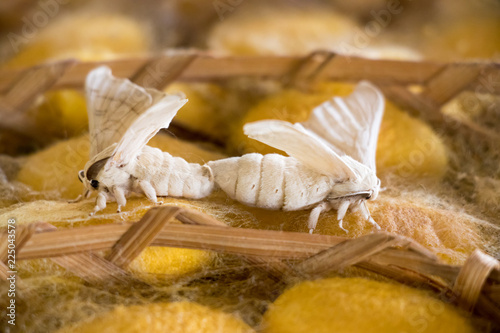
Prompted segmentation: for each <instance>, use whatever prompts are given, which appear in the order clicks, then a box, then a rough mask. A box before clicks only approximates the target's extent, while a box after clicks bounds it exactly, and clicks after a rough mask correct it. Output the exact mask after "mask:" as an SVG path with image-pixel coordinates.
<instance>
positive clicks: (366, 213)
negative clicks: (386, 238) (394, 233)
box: [360, 201, 381, 230]
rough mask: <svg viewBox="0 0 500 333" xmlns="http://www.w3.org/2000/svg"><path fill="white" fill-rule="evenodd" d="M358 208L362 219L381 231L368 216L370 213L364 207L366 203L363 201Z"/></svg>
mask: <svg viewBox="0 0 500 333" xmlns="http://www.w3.org/2000/svg"><path fill="white" fill-rule="evenodd" d="M360 206H361V214H363V217H364V218H365V220H366V221H368V222H370V223H371V224H372V225H373V226H374V227H375V228H376V229H377V230H381V228H380V226H379V225H378V223H377V222H375V220H374V219H373V218H372V216H371V215H370V211H369V210H368V207H367V206H366V202H365V201H364V202H363V203H362V204H361V205H360Z"/></svg>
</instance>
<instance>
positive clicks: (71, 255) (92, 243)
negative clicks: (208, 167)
mask: <svg viewBox="0 0 500 333" xmlns="http://www.w3.org/2000/svg"><path fill="white" fill-rule="evenodd" d="M101 64H106V65H107V66H109V67H110V68H111V69H112V71H113V73H114V75H116V76H119V77H127V78H130V79H131V80H132V81H134V82H136V83H138V84H140V85H143V86H147V87H155V88H158V89H162V88H164V87H165V86H166V85H168V84H169V83H170V82H172V81H175V80H178V81H198V82H199V81H210V80H226V79H230V78H236V77H241V76H247V77H255V78H271V79H280V80H282V81H283V83H284V84H287V85H299V86H300V85H307V84H308V83H311V82H313V81H316V80H324V79H328V80H340V81H359V80H370V81H372V82H373V83H375V84H376V85H377V86H379V87H380V88H381V89H382V90H383V91H384V93H385V95H386V96H387V98H389V99H391V100H392V101H394V102H395V103H397V104H400V105H402V106H403V107H405V108H407V109H409V110H413V111H414V112H418V113H419V114H420V116H421V117H422V118H423V119H425V120H426V121H428V122H429V123H430V124H431V125H433V126H434V127H435V128H437V129H439V130H444V131H445V132H446V133H447V134H448V133H457V131H461V132H460V133H468V134H471V135H472V136H473V137H475V138H479V139H481V140H482V141H483V142H486V143H488V144H498V142H500V135H498V134H497V133H493V132H492V131H489V130H488V129H485V128H482V127H480V126H478V125H476V124H474V123H468V122H467V121H466V120H463V119H462V120H457V119H452V118H449V116H446V115H444V114H443V113H441V112H440V107H441V106H442V105H443V104H444V103H446V102H447V101H449V100H450V99H452V98H453V97H454V96H456V95H457V94H458V93H460V92H462V91H465V90H468V91H474V92H487V93H491V94H500V86H499V85H498V84H495V82H500V64H499V63H483V62H475V63H452V64H445V63H434V62H406V61H388V60H367V59H361V58H353V57H344V56H338V55H334V54H331V53H328V52H316V53H313V54H311V55H309V56H305V57H290V56H288V57H274V56H273V57H271V56H270V57H267V56H258V57H216V56H211V55H209V54H204V53H200V52H172V51H171V52H168V53H165V54H163V55H158V56H155V57H146V58H140V59H139V58H136V59H124V60H115V61H110V62H101V63H84V62H78V61H61V62H56V63H51V64H44V65H40V66H36V67H32V68H27V69H21V70H4V71H1V72H0V115H1V116H2V122H1V124H0V126H1V127H4V128H9V129H11V130H15V131H18V132H21V133H23V134H26V135H29V136H39V133H40V132H41V131H42V130H43V129H39V128H37V127H36V125H35V123H34V122H32V120H31V119H29V118H28V117H26V115H25V112H24V111H26V110H27V109H28V108H29V107H30V106H31V104H32V103H33V102H34V101H35V99H36V98H37V97H38V96H39V95H40V94H41V93H43V92H45V91H48V90H51V89H59V88H76V89H81V88H82V87H83V85H84V81H85V77H86V75H87V73H88V72H89V71H90V70H91V69H93V68H94V67H96V66H98V65H101ZM415 85H417V86H419V87H420V90H419V92H418V93H416V92H415V90H413V89H411V88H410V86H415ZM173 219H177V220H179V221H181V222H182V223H183V224H180V225H179V224H168V222H169V221H172V220H173ZM56 240H57V241H56ZM16 241H17V245H16V255H17V259H18V260H26V259H34V258H50V259H51V260H53V261H54V262H56V263H57V264H59V265H61V266H63V267H65V268H66V269H68V270H70V271H71V272H73V273H74V274H76V275H78V276H80V277H81V278H83V279H84V280H86V281H88V282H89V283H94V282H99V281H102V280H106V281H111V282H116V283H127V282H129V281H131V280H134V279H135V278H134V277H132V276H131V275H130V274H129V273H128V272H127V269H126V268H127V265H128V264H129V263H130V262H131V261H132V260H133V259H134V258H135V257H136V256H137V255H139V254H140V253H141V251H142V250H143V249H144V248H146V247H147V246H150V245H153V246H171V247H184V248H195V249H205V250H212V251H218V252H223V253H232V254H237V255H240V256H242V257H243V258H244V259H245V260H246V261H247V262H248V263H249V264H250V265H252V266H255V267H256V268H259V269H263V270H265V271H266V272H267V273H268V274H269V275H270V276H272V277H273V278H274V279H276V280H285V281H286V280H287V279H289V278H308V277H312V276H322V275H324V274H326V273H328V272H333V271H339V270H342V269H343V268H345V267H348V266H355V267H358V268H362V269H365V270H369V271H371V272H374V273H377V274H380V275H383V276H385V277H388V278H391V279H394V280H396V281H399V282H401V283H404V284H409V285H417V286H427V287H429V288H431V289H432V290H434V291H435V292H437V293H439V294H440V295H442V296H444V297H446V298H448V299H449V300H450V301H452V302H454V303H456V304H457V305H459V306H460V307H462V308H464V309H466V310H468V311H474V312H475V313H477V314H478V315H480V316H482V317H485V318H488V319H490V320H493V321H495V322H500V264H499V262H498V261H497V260H495V259H494V258H492V257H490V256H488V255H486V254H484V253H482V252H480V251H476V252H474V253H473V254H472V255H471V256H470V257H469V259H468V260H467V261H466V262H465V264H464V265H463V266H462V267H459V266H450V265H446V264H444V263H442V262H440V261H439V260H438V259H437V258H436V257H435V256H434V255H433V254H432V253H431V252H430V251H428V250H426V249H425V248H423V247H422V246H420V245H419V244H417V243H415V242H414V241H412V240H410V239H407V238H404V237H401V236H398V235H394V234H388V233H383V232H381V233H374V234H370V235H366V236H363V237H360V238H357V239H347V238H342V237H335V236H325V235H309V234H305V233H292V232H278V231H264V230H251V229H239V228H230V227H227V226H226V225H224V224H223V223H222V222H219V221H217V220H215V219H213V218H211V217H210V216H207V215H204V214H201V213H198V212H194V211H191V210H185V209H180V208H178V207H169V206H167V207H161V208H153V209H151V210H150V211H149V212H148V213H147V214H146V215H145V216H144V217H143V218H142V219H141V220H140V221H139V222H137V223H134V224H113V225H101V226H90V227H81V228H74V229H65V230H56V228H55V227H54V226H52V225H50V224H47V223H36V224H32V225H29V226H26V227H21V228H20V229H18V230H17V232H16ZM7 245H8V243H7V234H1V235H0V256H1V257H0V259H1V260H0V278H3V279H5V278H6V277H7V271H8V268H7V266H6V265H5V263H6V259H7V257H6V253H7ZM102 250H108V251H107V255H106V257H102V256H100V255H98V254H97V253H98V252H100V251H102Z"/></svg>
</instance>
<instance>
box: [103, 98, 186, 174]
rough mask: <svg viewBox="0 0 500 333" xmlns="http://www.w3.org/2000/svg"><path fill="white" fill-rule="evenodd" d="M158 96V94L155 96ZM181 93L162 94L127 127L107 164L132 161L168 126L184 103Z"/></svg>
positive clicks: (184, 99) (122, 163) (121, 163)
mask: <svg viewBox="0 0 500 333" xmlns="http://www.w3.org/2000/svg"><path fill="white" fill-rule="evenodd" d="M156 97H159V96H156ZM186 102H187V99H186V98H184V96H181V95H168V94H163V97H162V98H161V99H159V101H157V102H156V104H154V105H153V106H152V107H150V108H149V109H147V110H146V111H145V112H144V113H143V114H141V115H140V116H139V117H138V118H137V120H136V121H135V122H134V123H133V124H132V125H131V126H130V127H129V128H128V130H127V131H126V132H125V134H124V135H123V137H122V138H121V140H120V142H119V143H118V146H117V147H116V149H115V151H114V152H113V158H112V159H110V161H109V162H108V163H109V165H112V164H115V165H118V166H122V165H126V164H127V163H128V162H130V161H132V159H134V158H135V157H137V155H139V153H140V152H141V150H142V148H144V146H145V145H146V144H147V143H148V141H149V140H150V139H151V138H152V137H153V136H155V134H156V133H158V131H159V130H160V129H162V128H168V126H169V125H170V122H171V121H172V119H173V118H174V116H175V115H176V113H177V111H179V109H180V108H181V107H182V106H183V105H184V104H186Z"/></svg>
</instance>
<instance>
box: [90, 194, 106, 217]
mask: <svg viewBox="0 0 500 333" xmlns="http://www.w3.org/2000/svg"><path fill="white" fill-rule="evenodd" d="M104 208H106V194H104V192H99V193H98V194H97V199H96V201H95V207H94V211H93V212H91V213H90V214H89V215H90V216H92V215H94V214H95V213H97V212H98V211H100V210H103V209H104Z"/></svg>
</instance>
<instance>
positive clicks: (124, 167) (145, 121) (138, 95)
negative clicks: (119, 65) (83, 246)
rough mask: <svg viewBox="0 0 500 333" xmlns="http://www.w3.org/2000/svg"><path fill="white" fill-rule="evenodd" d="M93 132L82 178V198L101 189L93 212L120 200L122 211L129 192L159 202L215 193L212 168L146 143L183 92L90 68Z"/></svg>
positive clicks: (164, 122) (169, 118)
mask: <svg viewBox="0 0 500 333" xmlns="http://www.w3.org/2000/svg"><path fill="white" fill-rule="evenodd" d="M85 90H86V99H87V110H88V116H89V132H90V160H89V161H88V162H87V164H86V165H85V169H84V170H81V171H80V172H79V173H78V178H79V179H80V181H81V182H82V183H83V184H84V186H85V192H84V197H89V196H90V194H91V193H92V192H94V191H97V200H96V205H95V208H94V211H93V212H92V213H91V215H92V214H94V213H96V212H98V211H100V210H102V209H104V208H105V207H106V202H107V201H108V200H116V202H117V203H118V212H120V210H121V207H123V206H125V204H126V202H127V201H126V196H127V195H128V194H129V193H131V192H136V193H142V194H144V195H145V196H146V197H147V198H148V199H149V200H151V201H152V202H155V203H157V196H174V197H186V198H193V199H197V198H202V197H204V196H207V195H208V194H210V193H211V192H212V189H213V186H214V181H213V176H212V173H211V170H210V168H208V167H207V166H202V165H200V164H196V163H188V162H186V161H185V160H184V159H182V158H180V157H173V156H172V155H170V154H169V153H166V152H163V151H161V150H160V149H157V148H152V147H149V146H147V145H146V144H147V143H148V141H149V140H150V139H151V138H152V137H153V136H154V135H155V134H156V133H157V132H158V131H159V130H160V129H162V128H167V127H168V126H169V125H170V122H171V121H172V118H173V117H174V116H175V114H176V113H177V111H178V110H179V109H180V108H181V107H182V106H183V105H184V104H185V103H186V102H187V99H185V97H184V96H180V95H172V94H166V93H163V92H160V91H157V90H155V89H148V88H142V87H140V86H138V85H136V84H134V83H132V82H130V81H129V80H127V79H119V78H115V77H113V76H112V75H111V70H110V69H109V68H108V67H105V66H103V67H99V68H96V69H94V70H92V71H91V72H90V73H89V74H88V76H87V79H86V83H85Z"/></svg>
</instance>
